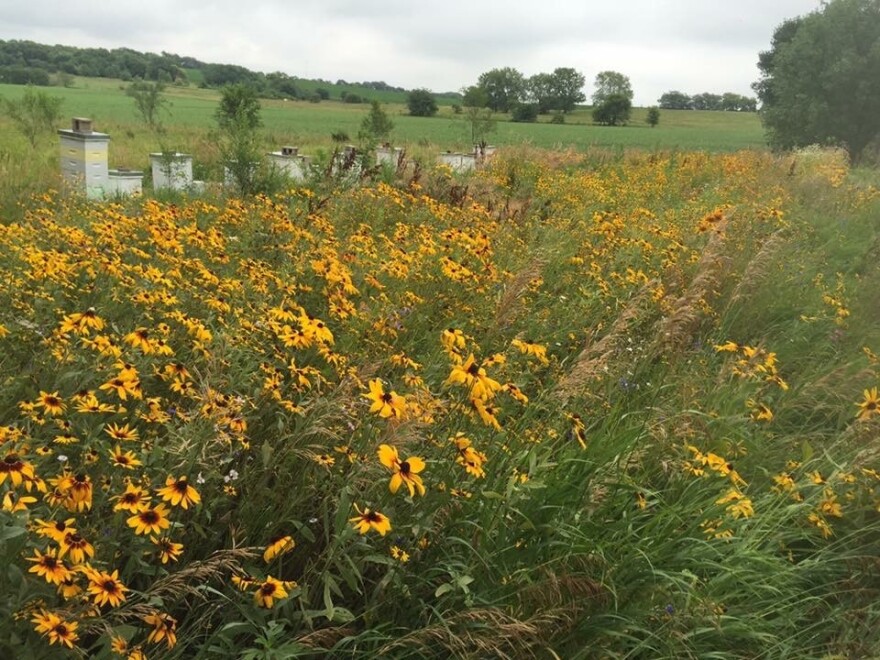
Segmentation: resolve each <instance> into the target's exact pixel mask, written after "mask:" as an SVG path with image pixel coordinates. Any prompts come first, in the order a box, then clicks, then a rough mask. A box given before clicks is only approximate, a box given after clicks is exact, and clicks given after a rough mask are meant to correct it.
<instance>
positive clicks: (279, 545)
mask: <svg viewBox="0 0 880 660" xmlns="http://www.w3.org/2000/svg"><path fill="white" fill-rule="evenodd" d="M294 545H295V543H294V542H293V537H292V536H289V535H285V534H278V535H276V536H273V537H272V538H271V539H270V540H269V543H268V545H266V549H265V550H264V551H263V561H265V562H266V563H267V564H268V563H269V562H270V561H272V560H273V559H274V558H275V557H278V556H280V555H283V554H285V553H287V552H290V551H291V550H293V547H294Z"/></svg>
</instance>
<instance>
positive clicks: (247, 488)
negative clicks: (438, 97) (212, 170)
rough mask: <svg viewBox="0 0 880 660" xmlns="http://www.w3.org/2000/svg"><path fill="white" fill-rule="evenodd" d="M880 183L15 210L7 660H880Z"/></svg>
mask: <svg viewBox="0 0 880 660" xmlns="http://www.w3.org/2000/svg"><path fill="white" fill-rule="evenodd" d="M878 211H880V194H878V191H877V189H876V188H874V187H872V186H871V185H869V184H868V183H867V182H866V181H865V178H864V177H862V178H859V177H855V176H853V174H852V173H850V172H848V169H847V166H846V160H845V158H843V157H841V155H840V154H838V153H835V152H821V151H809V152H805V153H802V154H799V155H797V156H788V157H785V158H777V157H774V156H771V155H769V154H766V153H763V152H739V153H736V154H727V155H708V154H705V153H655V154H648V153H641V152H634V153H631V154H624V155H621V154H610V153H606V152H602V151H592V152H588V153H586V154H583V153H581V154H576V153H574V152H558V151H557V152H547V151H539V150H531V149H525V148H508V149H507V150H502V151H501V152H499V154H498V155H497V157H496V158H495V160H494V161H493V162H492V163H491V165H490V166H488V167H486V168H484V169H482V170H480V171H478V172H477V173H475V174H473V175H470V176H466V177H462V176H458V175H453V173H451V172H450V171H448V170H444V169H442V168H436V169H434V168H430V167H428V168H422V169H417V170H412V169H401V171H400V172H399V173H398V175H397V176H393V177H392V176H385V177H376V178H374V179H369V178H367V179H365V180H363V181H361V182H359V183H357V184H355V185H344V186H343V185H332V182H317V183H315V184H314V185H309V186H304V187H297V188H293V189H291V190H289V191H287V192H285V193H284V194H282V195H278V196H276V197H274V198H268V197H258V198H254V199H248V200H241V199H235V198H222V197H219V196H218V197H202V198H186V197H180V198H174V199H165V200H162V201H158V200H155V199H151V198H148V197H144V198H137V199H132V200H126V201H121V202H118V203H113V202H105V203H96V202H86V201H84V200H82V199H79V198H77V197H74V196H69V195H65V194H61V193H59V192H56V191H47V192H46V193H45V194H42V195H39V196H37V197H35V198H33V199H31V200H30V201H27V202H26V203H25V204H24V209H23V211H22V212H21V214H20V218H18V217H17V218H15V219H14V221H13V220H12V219H7V220H6V222H5V224H2V225H0V263H2V266H3V278H2V282H0V379H2V388H0V416H2V417H0V424H2V427H0V496H2V510H0V558H2V560H3V561H2V568H0V631H2V634H0V656H2V657H4V658H20V659H26V658H56V657H77V656H80V657H95V658H111V657H117V658H131V659H143V658H231V657H244V658H295V657H349V658H373V657H376V656H379V655H383V656H385V657H395V658H398V657H399V658H421V657H436V658H447V657H463V658H464V657H466V658H488V657H506V658H522V657H540V658H550V657H556V658H594V657H596V658H748V657H768V658H792V657H798V658H807V657H815V658H823V657H824V658H849V657H871V656H876V655H878V654H880V634H878V632H877V631H878V623H880V600H878V589H880V560H878V548H880V513H878V505H880V472H878V470H880V445H878V440H877V438H878V428H880V426H878V417H880V409H878V405H880V396H878V390H877V387H878V357H877V352H880V325H878V318H877V316H878V312H877V310H878V307H880V294H878V293H877V292H878V284H880V269H878V263H880V261H878V256H880V253H878V244H877V239H876V236H877V229H878V226H877V223H878V217H880V214H878Z"/></svg>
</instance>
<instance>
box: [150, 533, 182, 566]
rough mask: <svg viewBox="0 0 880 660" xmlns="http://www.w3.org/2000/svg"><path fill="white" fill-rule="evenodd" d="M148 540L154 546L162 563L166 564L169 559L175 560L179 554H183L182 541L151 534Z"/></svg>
mask: <svg viewBox="0 0 880 660" xmlns="http://www.w3.org/2000/svg"><path fill="white" fill-rule="evenodd" d="M150 541H152V543H153V545H155V546H156V553H157V554H158V555H159V559H160V560H161V561H162V563H163V564H167V563H168V562H169V561H177V560H178V559H179V558H180V555H181V554H183V543H175V542H174V541H172V540H171V539H169V538H168V537H167V536H163V537H157V536H152V537H150Z"/></svg>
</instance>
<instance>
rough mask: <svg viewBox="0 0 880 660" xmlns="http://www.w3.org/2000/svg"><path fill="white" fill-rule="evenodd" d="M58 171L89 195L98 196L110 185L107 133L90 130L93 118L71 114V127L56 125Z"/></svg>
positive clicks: (68, 182)
mask: <svg viewBox="0 0 880 660" xmlns="http://www.w3.org/2000/svg"><path fill="white" fill-rule="evenodd" d="M58 136H59V138H60V142H61V175H62V177H63V178H64V181H65V182H66V183H67V184H68V185H70V186H71V187H73V188H74V189H76V190H80V191H82V192H84V193H85V194H86V196H87V197H88V198H90V199H100V198H102V197H103V196H104V194H105V192H106V191H107V187H108V185H109V171H108V167H107V152H108V147H109V144H110V136H109V135H107V134H106V133H98V132H96V131H93V130H92V120H91V119H87V118H85V117H74V118H73V122H72V126H71V128H70V129H65V128H62V129H59V131H58Z"/></svg>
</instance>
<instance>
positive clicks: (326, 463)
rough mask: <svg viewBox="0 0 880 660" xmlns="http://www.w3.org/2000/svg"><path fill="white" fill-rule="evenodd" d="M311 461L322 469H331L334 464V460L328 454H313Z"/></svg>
mask: <svg viewBox="0 0 880 660" xmlns="http://www.w3.org/2000/svg"><path fill="white" fill-rule="evenodd" d="M312 460H313V461H315V463H317V464H318V465H321V466H323V467H327V468H329V467H333V464H334V463H336V459H335V458H333V457H332V456H331V455H330V454H314V455H312Z"/></svg>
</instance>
